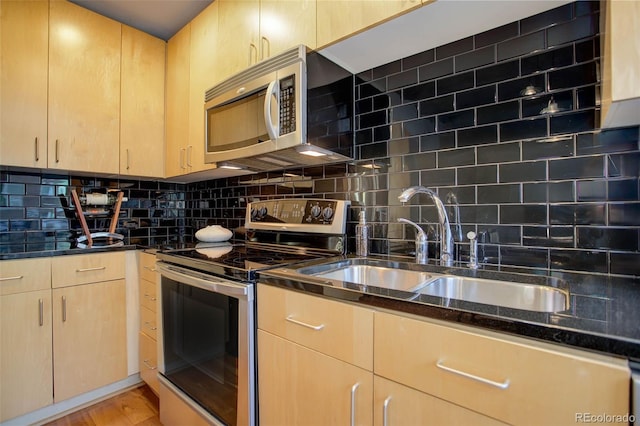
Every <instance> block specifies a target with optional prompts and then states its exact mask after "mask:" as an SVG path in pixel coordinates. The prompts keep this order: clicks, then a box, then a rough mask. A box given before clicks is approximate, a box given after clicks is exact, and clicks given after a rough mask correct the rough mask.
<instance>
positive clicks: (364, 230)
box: [356, 210, 371, 256]
mask: <svg viewBox="0 0 640 426" xmlns="http://www.w3.org/2000/svg"><path fill="white" fill-rule="evenodd" d="M370 236H371V225H370V224H368V223H367V219H366V217H365V211H364V210H362V211H361V212H360V220H359V222H358V224H357V225H356V255H357V256H368V255H369V237H370Z"/></svg>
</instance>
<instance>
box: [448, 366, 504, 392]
mask: <svg viewBox="0 0 640 426" xmlns="http://www.w3.org/2000/svg"><path fill="white" fill-rule="evenodd" d="M436 367H438V368H439V369H441V370H444V371H447V372H449V373H453V374H457V375H458V376H462V377H466V378H467V379H471V380H475V381H477V382H480V383H484V384H485V385H489V386H494V387H496V388H498V389H507V388H508V387H509V379H507V380H505V381H504V382H495V381H493V380H489V379H485V378H484V377H480V376H475V375H473V374H469V373H465V372H464V371H460V370H456V369H454V368H451V367H447V366H446V365H444V364H443V363H442V360H438V362H436Z"/></svg>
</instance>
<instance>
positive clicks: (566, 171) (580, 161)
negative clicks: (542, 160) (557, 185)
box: [549, 155, 605, 180]
mask: <svg viewBox="0 0 640 426" xmlns="http://www.w3.org/2000/svg"><path fill="white" fill-rule="evenodd" d="M604 160H605V158H604V157H603V156H601V155H597V156H591V157H580V158H567V159H562V160H550V161H549V179H553V180H557V179H581V178H594V177H603V176H604Z"/></svg>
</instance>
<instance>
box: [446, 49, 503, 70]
mask: <svg viewBox="0 0 640 426" xmlns="http://www.w3.org/2000/svg"><path fill="white" fill-rule="evenodd" d="M495 61H496V49H495V47H494V46H487V47H485V48H481V49H477V50H474V51H471V52H468V53H465V54H462V55H459V56H457V57H456V61H455V71H456V72H461V71H466V70H469V69H473V68H478V67H480V66H483V65H489V64H493V63H494V62H495Z"/></svg>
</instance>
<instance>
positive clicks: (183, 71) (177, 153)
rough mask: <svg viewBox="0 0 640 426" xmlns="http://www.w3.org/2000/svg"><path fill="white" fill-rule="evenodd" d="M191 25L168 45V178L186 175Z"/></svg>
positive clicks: (166, 169) (182, 30)
mask: <svg viewBox="0 0 640 426" xmlns="http://www.w3.org/2000/svg"><path fill="white" fill-rule="evenodd" d="M190 45H191V25H190V24H187V25H186V26H185V27H184V28H182V29H181V30H180V31H178V32H177V33H176V35H174V36H173V37H172V38H171V40H169V43H168V44H167V92H166V93H167V115H166V138H167V139H166V149H167V151H166V153H167V157H166V165H165V172H166V175H167V177H172V176H179V175H182V174H185V173H188V172H189V170H188V160H187V154H188V153H187V148H188V145H189V58H190Z"/></svg>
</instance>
